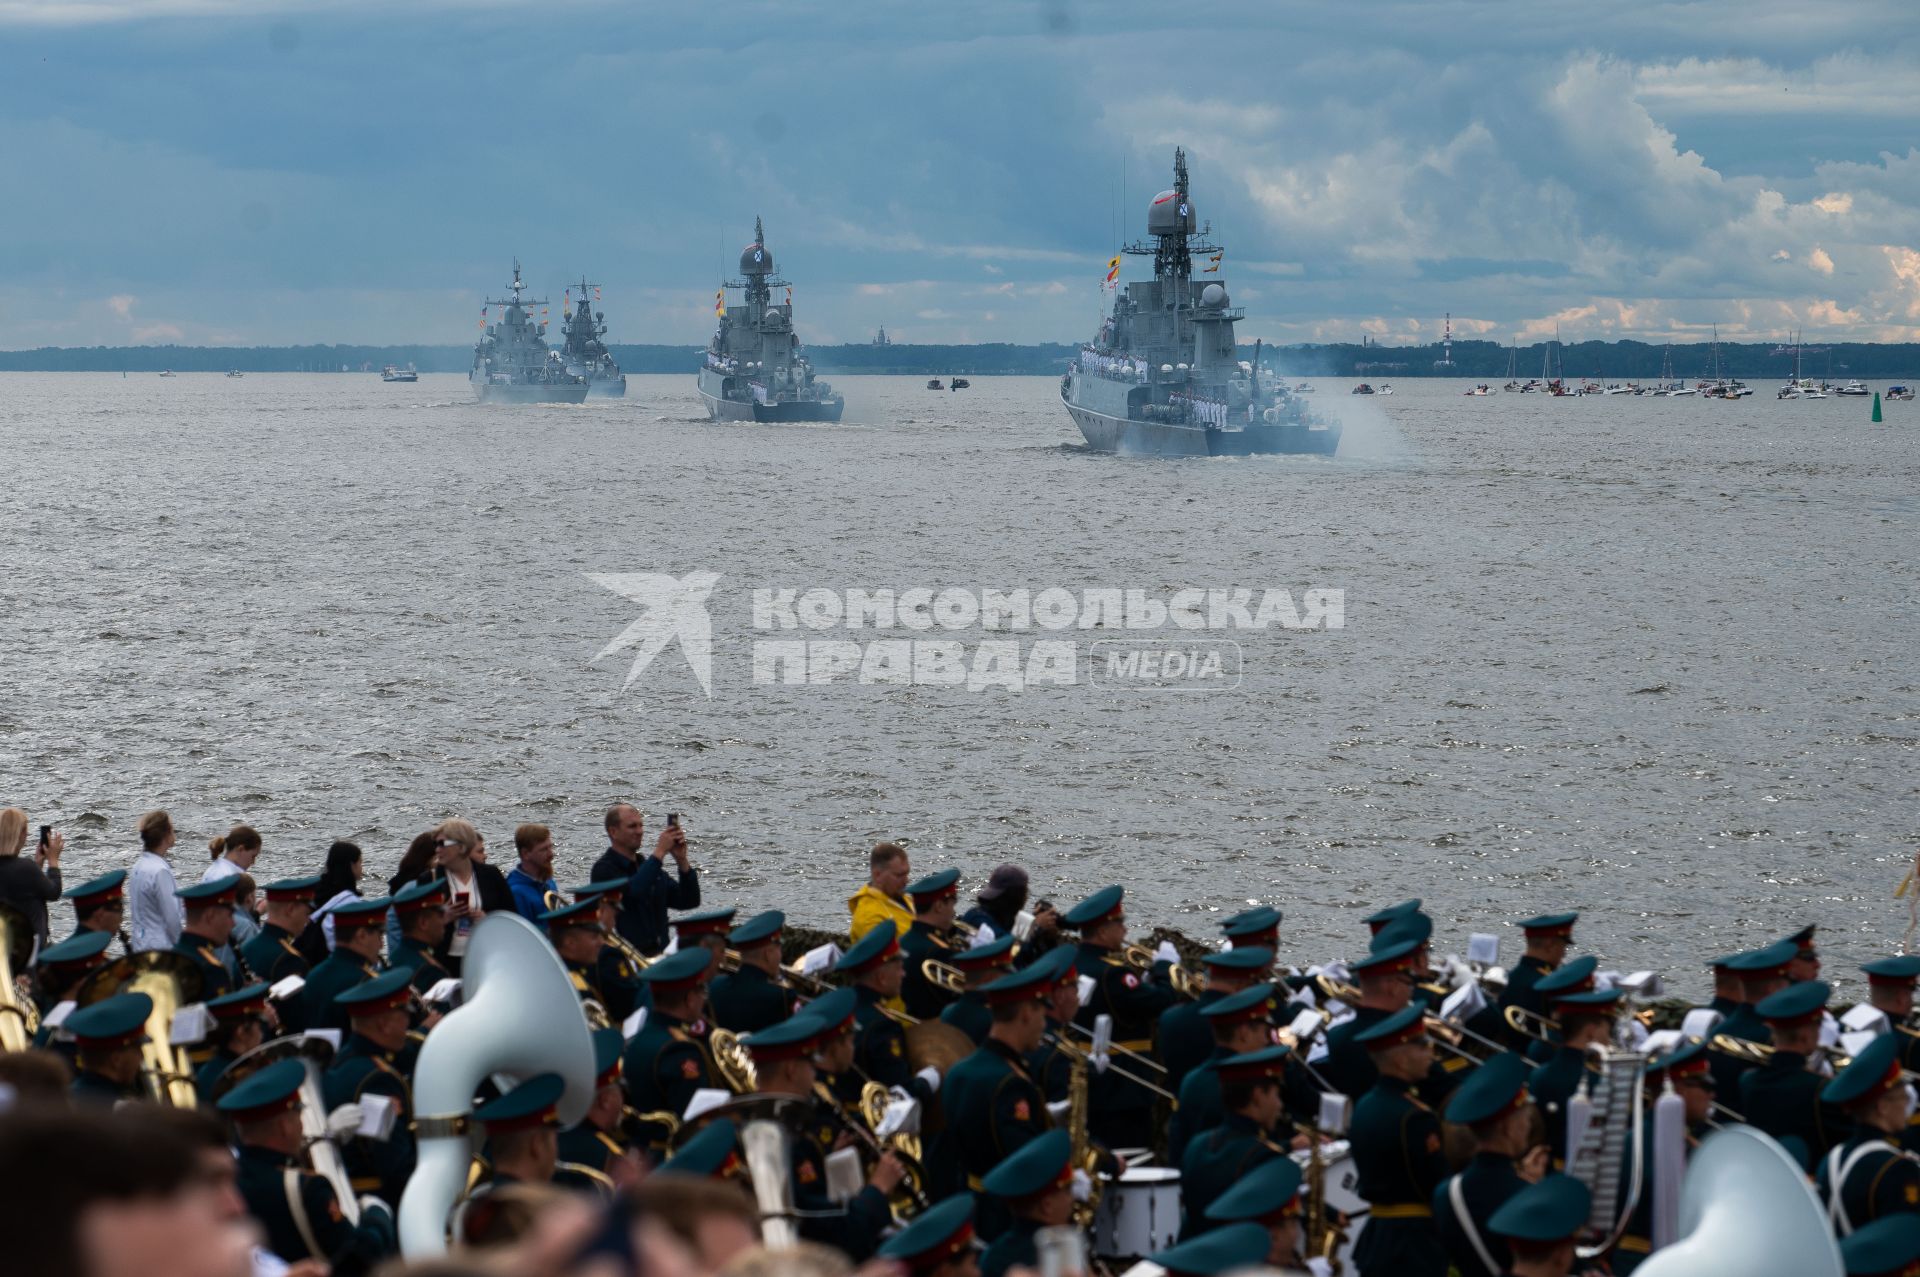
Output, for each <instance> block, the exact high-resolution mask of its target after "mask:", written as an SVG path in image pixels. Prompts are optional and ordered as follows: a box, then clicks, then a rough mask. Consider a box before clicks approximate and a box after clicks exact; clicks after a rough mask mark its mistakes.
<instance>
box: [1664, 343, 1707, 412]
mask: <svg viewBox="0 0 1920 1277" xmlns="http://www.w3.org/2000/svg"><path fill="white" fill-rule="evenodd" d="M1653 393H1654V394H1655V395H1658V396H1659V397H1660V398H1662V399H1679V398H1682V397H1683V396H1688V395H1695V394H1698V393H1699V392H1698V391H1697V390H1695V389H1694V388H1693V387H1692V386H1689V385H1687V384H1686V383H1685V382H1683V381H1675V380H1674V379H1673V343H1672V342H1668V343H1667V351H1666V354H1665V355H1663V356H1661V359H1660V388H1659V389H1658V390H1655V391H1654V392H1653Z"/></svg>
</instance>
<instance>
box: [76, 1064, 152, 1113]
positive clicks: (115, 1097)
mask: <svg viewBox="0 0 1920 1277" xmlns="http://www.w3.org/2000/svg"><path fill="white" fill-rule="evenodd" d="M69 1093H70V1094H71V1095H72V1096H73V1102H74V1104H75V1105H76V1106H78V1107H80V1108H112V1107H113V1106H114V1105H116V1104H118V1103H119V1102H120V1101H121V1100H138V1099H144V1098H145V1097H146V1092H145V1091H142V1090H141V1089H140V1085H139V1083H137V1082H136V1083H133V1084H132V1085H130V1086H121V1085H120V1084H119V1083H118V1082H115V1081H113V1080H112V1079H111V1078H107V1077H102V1076H101V1075H100V1074H98V1073H89V1072H87V1071H86V1070H85V1069H80V1070H77V1071H75V1073H74V1075H73V1087H72V1089H71V1091H70V1092H69Z"/></svg>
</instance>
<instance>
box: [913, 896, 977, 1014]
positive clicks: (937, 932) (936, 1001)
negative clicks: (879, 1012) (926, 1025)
mask: <svg viewBox="0 0 1920 1277" xmlns="http://www.w3.org/2000/svg"><path fill="white" fill-rule="evenodd" d="M907 898H908V899H909V900H911V901H912V902H913V921H912V923H911V924H909V925H908V927H907V929H906V931H905V932H904V933H902V934H901V936H900V953H901V956H902V957H903V958H905V959H906V964H907V978H906V981H905V983H903V984H902V985H901V988H900V998H901V1001H903V1002H904V1003H905V1004H906V1008H907V1014H908V1015H911V1016H913V1017H914V1018H915V1019H919V1020H930V1019H932V1018H934V1017H935V1016H937V1015H939V1014H940V1012H941V1011H943V1010H944V1009H945V1008H946V1006H947V1004H948V1003H949V1002H952V1001H953V999H954V996H955V995H953V994H951V993H948V992H947V991H946V990H945V989H943V988H941V987H940V986H939V985H937V984H935V983H933V982H932V981H931V980H929V979H928V978H927V975H926V971H925V963H927V962H928V961H934V962H944V963H947V964H949V965H951V963H952V961H953V955H954V953H955V952H956V950H958V949H964V948H965V945H964V944H958V945H957V944H956V943H955V941H954V939H953V919H954V910H955V909H956V907H957V905H958V902H959V899H960V871H959V870H958V869H942V870H941V871H940V872H939V873H936V874H929V875H927V876H926V877H925V878H922V879H920V880H919V881H918V882H915V883H912V884H911V885H909V886H908V887H907Z"/></svg>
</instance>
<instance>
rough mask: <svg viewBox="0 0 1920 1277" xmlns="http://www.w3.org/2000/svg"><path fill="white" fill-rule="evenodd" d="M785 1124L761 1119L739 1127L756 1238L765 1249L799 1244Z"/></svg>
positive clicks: (790, 1154)
mask: <svg viewBox="0 0 1920 1277" xmlns="http://www.w3.org/2000/svg"><path fill="white" fill-rule="evenodd" d="M787 1141H788V1136H787V1130H786V1128H785V1127H783V1126H781V1125H780V1124H779V1123H778V1122H773V1121H768V1120H766V1119H764V1118H762V1119H756V1120H754V1121H750V1122H748V1123H747V1124H746V1125H745V1126H743V1127H741V1128H740V1152H741V1160H742V1161H744V1162H745V1163H746V1164H747V1181H748V1183H750V1184H751V1185H752V1186H753V1197H754V1201H755V1202H757V1203H758V1204H759V1206H760V1237H761V1240H762V1242H763V1244H764V1245H765V1246H766V1248H767V1249H768V1250H791V1249H792V1248H794V1247H795V1246H798V1245H799V1244H800V1225H799V1222H798V1210H797V1208H796V1207H795V1205H794V1200H793V1150H792V1149H791V1148H790V1147H789V1146H788V1142H787Z"/></svg>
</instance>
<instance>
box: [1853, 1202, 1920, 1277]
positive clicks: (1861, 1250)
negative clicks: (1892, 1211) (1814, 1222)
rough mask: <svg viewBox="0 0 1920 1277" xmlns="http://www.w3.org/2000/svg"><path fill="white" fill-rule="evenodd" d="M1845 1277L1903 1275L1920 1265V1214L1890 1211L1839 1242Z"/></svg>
mask: <svg viewBox="0 0 1920 1277" xmlns="http://www.w3.org/2000/svg"><path fill="white" fill-rule="evenodd" d="M1840 1258H1841V1260H1842V1261H1844V1262H1845V1264H1846V1266H1847V1273H1848V1277H1906V1274H1908V1273H1911V1272H1913V1271H1914V1270H1915V1269H1917V1268H1920V1215H1913V1214H1904V1215H1890V1216H1888V1217H1887V1218H1886V1219H1876V1220H1874V1221H1873V1223H1871V1224H1867V1225H1865V1226H1863V1227H1862V1228H1861V1229H1860V1230H1859V1231H1858V1232H1856V1233H1854V1234H1853V1236H1851V1237H1848V1238H1846V1239H1845V1240H1843V1241H1842V1242H1841V1243H1840Z"/></svg>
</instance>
